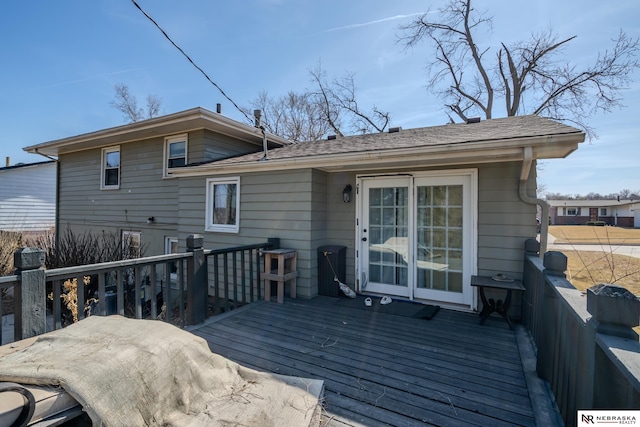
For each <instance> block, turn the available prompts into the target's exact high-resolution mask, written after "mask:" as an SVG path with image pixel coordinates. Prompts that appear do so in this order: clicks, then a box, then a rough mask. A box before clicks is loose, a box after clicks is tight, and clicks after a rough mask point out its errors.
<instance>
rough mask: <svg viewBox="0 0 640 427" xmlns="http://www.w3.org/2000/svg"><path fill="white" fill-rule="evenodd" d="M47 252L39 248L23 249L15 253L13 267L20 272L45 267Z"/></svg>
mask: <svg viewBox="0 0 640 427" xmlns="http://www.w3.org/2000/svg"><path fill="white" fill-rule="evenodd" d="M44 262H45V252H44V250H42V249H38V248H22V249H18V250H17V251H15V252H14V253H13V265H14V266H15V267H16V268H17V269H18V270H34V269H36V268H40V267H44Z"/></svg>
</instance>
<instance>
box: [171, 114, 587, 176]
mask: <svg viewBox="0 0 640 427" xmlns="http://www.w3.org/2000/svg"><path fill="white" fill-rule="evenodd" d="M584 137H585V135H584V133H583V132H582V131H580V130H579V129H576V128H573V127H571V126H567V125H564V124H561V123H558V122H555V121H553V120H549V119H545V118H542V117H538V116H534V115H529V116H516V117H507V118H501V119H493V120H486V121H481V122H478V123H470V124H447V125H443V126H432V127H424V128H416V129H408V130H400V131H399V132H394V133H376V134H369V135H358V136H348V137H338V138H336V139H331V140H322V141H313V142H303V143H296V144H291V145H287V146H283V147H281V148H276V149H272V150H269V151H268V156H267V157H268V159H264V153H263V152H262V151H261V152H256V153H253V154H247V155H242V156H238V157H233V158H228V159H224V160H218V161H213V162H209V163H205V164H201V165H196V166H190V167H185V168H182V169H181V170H175V171H174V176H175V175H177V176H179V175H193V174H222V173H237V172H243V171H258V170H271V169H280V170H281V169H296V168H308V167H313V168H319V169H323V170H327V171H330V170H357V169H363V168H373V169H375V168H389V167H394V168H402V167H415V166H416V165H422V166H424V165H429V166H437V165H451V164H471V163H489V162H505V161H515V160H523V158H524V153H523V151H524V150H523V148H524V147H531V148H532V154H533V158H535V159H542V158H562V157H566V156H567V155H569V154H570V153H571V152H573V151H574V150H576V149H577V147H578V143H580V142H583V141H584Z"/></svg>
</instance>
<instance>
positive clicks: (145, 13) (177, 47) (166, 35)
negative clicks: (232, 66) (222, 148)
mask: <svg viewBox="0 0 640 427" xmlns="http://www.w3.org/2000/svg"><path fill="white" fill-rule="evenodd" d="M131 2H132V3H133V4H134V5H135V6H136V7H137V8H138V9H139V10H140V12H142V14H143V15H144V16H146V17H147V19H148V20H149V21H151V22H153V25H155V26H156V27H157V28H158V29H159V30H160V32H162V34H163V35H164V36H165V37H166V38H167V40H169V41H170V42H171V44H172V45H174V46H175V48H176V49H178V50H179V51H180V53H181V54H183V55H184V57H185V58H187V60H188V61H189V62H190V63H191V65H193V66H194V67H196V69H197V70H198V71H200V72H201V73H202V75H203V76H204V77H205V78H206V79H207V80H208V81H209V83H211V84H212V85H214V86H215V87H216V89H218V90H219V91H220V93H221V94H222V95H223V96H224V97H225V98H227V99H228V100H229V102H231V104H233V106H234V107H236V108H237V109H238V111H240V112H241V113H242V114H243V115H244V116H245V117H246V118H247V120H248V121H249V123H251V122H252V119H251V118H250V117H249V116H248V115H247V113H245V112H244V110H242V108H240V107H238V104H236V103H235V102H234V101H233V99H231V98H229V96H228V95H227V94H226V93H225V92H224V91H223V90H222V88H221V87H220V86H218V85H217V84H216V83H215V82H214V81H213V80H211V77H209V76H208V75H207V73H206V72H205V71H204V70H203V69H202V68H200V67H199V66H198V65H197V64H196V63H195V62H194V61H193V59H191V58H190V57H189V55H187V53H186V52H185V51H184V50H182V48H181V47H180V46H178V45H177V44H176V42H174V41H173V40H172V39H171V37H169V35H168V34H167V32H166V31H165V30H163V29H162V27H161V26H160V25H159V24H158V23H157V22H156V21H155V20H154V19H153V18H152V17H151V16H149V14H148V13H147V12H145V11H144V10H143V9H142V8H141V7H140V5H139V4H138V3H137V2H136V0H131Z"/></svg>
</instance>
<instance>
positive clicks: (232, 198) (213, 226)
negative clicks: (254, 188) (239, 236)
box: [205, 177, 240, 233]
mask: <svg viewBox="0 0 640 427" xmlns="http://www.w3.org/2000/svg"><path fill="white" fill-rule="evenodd" d="M206 215H207V217H206V222H205V230H206V231H220V232H226V233H237V232H238V231H239V230H240V177H234V178H210V179H207V209H206Z"/></svg>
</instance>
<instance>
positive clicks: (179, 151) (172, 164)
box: [164, 134, 188, 177]
mask: <svg viewBox="0 0 640 427" xmlns="http://www.w3.org/2000/svg"><path fill="white" fill-rule="evenodd" d="M187 140H188V138H187V135H186V134H185V135H178V136H172V137H169V138H165V140H164V145H165V146H164V158H165V163H164V166H165V167H164V176H165V177H167V176H171V169H173V168H179V167H182V166H185V165H186V164H187V142H188V141H187Z"/></svg>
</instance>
